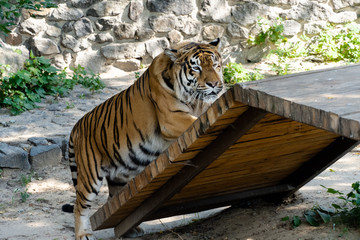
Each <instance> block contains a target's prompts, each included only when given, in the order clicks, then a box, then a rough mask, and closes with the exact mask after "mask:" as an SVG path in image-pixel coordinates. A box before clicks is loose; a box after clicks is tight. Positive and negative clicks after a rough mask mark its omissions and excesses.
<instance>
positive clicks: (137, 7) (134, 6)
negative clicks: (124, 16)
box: [129, 1, 144, 21]
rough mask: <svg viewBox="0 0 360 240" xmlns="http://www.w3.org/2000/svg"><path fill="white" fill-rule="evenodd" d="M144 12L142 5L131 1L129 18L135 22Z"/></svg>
mask: <svg viewBox="0 0 360 240" xmlns="http://www.w3.org/2000/svg"><path fill="white" fill-rule="evenodd" d="M143 12H144V5H143V4H142V2H140V1H131V2H130V7H129V18H130V19H131V20H133V21H137V20H138V19H139V18H140V16H141V14H142V13H143Z"/></svg>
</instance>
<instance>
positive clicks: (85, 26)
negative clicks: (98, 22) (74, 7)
mask: <svg viewBox="0 0 360 240" xmlns="http://www.w3.org/2000/svg"><path fill="white" fill-rule="evenodd" d="M74 30H75V34H76V36H77V37H79V38H80V37H84V36H86V35H89V34H91V33H93V32H94V29H93V27H92V24H91V21H90V19H88V18H85V17H84V18H82V19H80V20H78V21H76V22H75V23H74Z"/></svg>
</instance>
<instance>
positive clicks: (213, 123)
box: [91, 65, 360, 237]
mask: <svg viewBox="0 0 360 240" xmlns="http://www.w3.org/2000/svg"><path fill="white" fill-rule="evenodd" d="M359 141H360V65H353V66H348V67H343V68H337V69H331V70H322V71H313V72H307V73H302V74H294V75H289V76H285V77H276V78H272V79H268V80H262V81H257V82H252V83H246V84H243V85H240V84H238V85H235V86H234V87H233V88H231V89H229V90H228V91H227V92H226V93H225V94H224V95H223V96H222V97H221V98H220V99H218V101H216V102H215V103H214V104H213V105H212V106H211V107H210V108H209V110H208V111H207V112H206V113H205V114H203V115H202V116H201V117H200V118H199V119H198V120H197V121H196V122H195V123H194V124H193V125H192V126H191V127H190V128H189V129H188V130H187V131H186V132H185V133H184V134H183V135H182V136H180V137H179V138H178V139H177V141H175V142H174V143H173V144H172V145H171V146H170V147H169V149H168V150H167V151H166V153H164V154H162V155H160V156H159V158H158V159H157V160H156V161H154V162H152V163H151V164H150V165H149V166H147V167H146V169H145V170H144V171H143V172H142V173H140V174H139V175H138V176H137V177H136V178H135V179H133V180H132V181H130V182H129V183H128V184H127V185H126V186H125V187H124V188H123V189H122V191H121V192H120V193H119V194H117V195H116V196H114V197H113V198H112V199H111V200H109V201H108V202H107V203H106V204H105V205H104V206H102V207H101V208H100V209H99V210H98V211H97V212H96V213H94V215H93V216H92V217H91V224H92V228H93V230H99V229H104V228H112V227H114V228H115V235H116V236H117V237H119V236H121V235H123V234H124V233H126V232H127V231H128V230H129V229H131V228H132V227H134V226H136V225H138V224H140V223H141V222H143V221H145V220H151V219H157V218H160V217H168V216H173V215H178V214H185V213H190V212H196V211H201V210H206V209H210V208H214V207H219V206H226V205H229V204H231V203H235V202H236V201H239V200H242V199H249V198H254V197H260V196H272V197H274V196H275V197H286V196H289V195H291V194H292V193H294V192H295V191H296V190H298V189H299V188H301V187H302V186H303V185H304V184H306V183H307V182H308V181H310V180H311V179H313V178H314V177H315V176H317V175H318V174H319V173H320V172H321V171H323V170H324V169H325V168H327V167H328V166H329V165H331V164H332V163H334V162H335V161H336V160H337V159H339V158H340V157H342V156H343V155H344V154H345V153H347V152H348V151H349V150H351V149H352V148H353V147H354V146H356V145H357V144H359Z"/></svg>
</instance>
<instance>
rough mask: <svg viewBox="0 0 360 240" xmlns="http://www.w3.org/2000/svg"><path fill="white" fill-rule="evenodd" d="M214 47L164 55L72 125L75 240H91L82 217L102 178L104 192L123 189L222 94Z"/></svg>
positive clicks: (193, 47) (199, 46)
mask: <svg viewBox="0 0 360 240" xmlns="http://www.w3.org/2000/svg"><path fill="white" fill-rule="evenodd" d="M217 45H218V41H217V42H216V44H195V43H191V44H188V45H183V46H180V47H179V48H177V49H173V50H166V51H165V53H163V54H161V55H159V56H158V57H156V58H155V59H154V61H153V63H152V64H151V65H150V67H149V69H148V70H146V71H145V72H144V74H143V75H142V76H141V77H140V78H139V79H138V80H137V81H136V82H135V83H134V84H133V85H132V86H130V87H129V88H128V89H126V90H124V91H122V92H120V93H119V94H117V95H115V96H113V97H111V98H109V99H108V100H106V101H105V102H104V103H102V104H100V105H99V106H97V107H95V108H94V109H93V110H92V111H91V112H89V113H87V114H86V115H85V116H84V117H83V118H81V119H80V120H79V121H78V123H77V124H76V125H75V126H74V128H73V130H72V132H71V135H70V141H69V160H70V168H71V172H72V178H73V182H74V185H75V187H76V203H75V213H74V214H75V235H76V239H95V238H94V237H93V235H92V232H91V229H90V223H89V217H88V215H89V208H90V203H91V201H92V200H93V199H94V198H95V197H96V195H97V194H98V191H99V189H100V187H101V184H102V181H103V178H104V177H105V178H106V179H107V181H108V185H109V190H110V193H114V192H115V191H116V189H117V187H121V186H124V185H125V184H126V183H127V182H128V181H129V180H131V179H132V178H133V177H135V176H136V175H137V174H138V173H139V172H141V171H142V170H143V169H144V168H145V166H147V165H148V164H149V163H150V162H152V161H153V160H155V159H156V158H157V157H158V156H159V155H160V154H161V153H162V152H163V151H164V150H166V148H167V147H168V146H169V145H170V144H171V142H172V141H173V140H174V139H176V138H177V137H178V136H179V135H180V134H181V133H182V132H184V131H185V130H186V129H187V128H188V127H189V126H190V125H191V124H192V123H193V122H194V121H195V119H196V118H197V117H198V116H199V115H200V114H201V113H202V112H204V111H205V110H206V108H207V107H208V106H209V105H210V104H211V103H212V102H213V101H214V100H215V99H216V98H217V97H218V96H219V95H220V94H221V93H222V92H223V90H224V88H223V82H222V73H221V58H220V55H219V53H218V52H217V51H216V48H217ZM209 62H210V63H209ZM215 62H216V64H215ZM215 65H216V66H215ZM214 66H215V67H214ZM219 69H220V70H219ZM113 189H114V190H113Z"/></svg>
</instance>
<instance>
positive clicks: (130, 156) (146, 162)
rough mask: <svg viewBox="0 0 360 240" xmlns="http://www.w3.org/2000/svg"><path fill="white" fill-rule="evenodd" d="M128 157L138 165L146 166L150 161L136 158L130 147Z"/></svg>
mask: <svg viewBox="0 0 360 240" xmlns="http://www.w3.org/2000/svg"><path fill="white" fill-rule="evenodd" d="M129 158H130V160H131V161H132V162H133V163H134V164H136V165H138V166H147V165H149V163H150V161H141V160H140V159H138V158H137V157H136V155H135V153H134V151H133V150H132V149H130V151H129Z"/></svg>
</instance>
